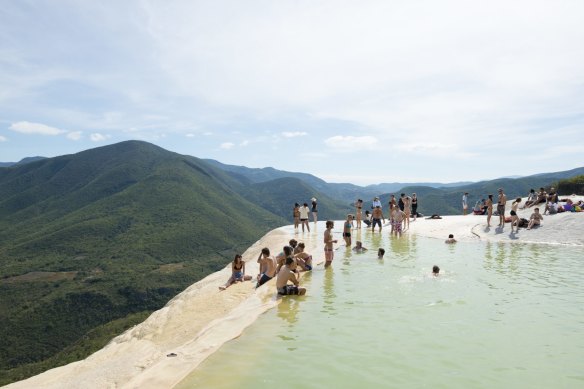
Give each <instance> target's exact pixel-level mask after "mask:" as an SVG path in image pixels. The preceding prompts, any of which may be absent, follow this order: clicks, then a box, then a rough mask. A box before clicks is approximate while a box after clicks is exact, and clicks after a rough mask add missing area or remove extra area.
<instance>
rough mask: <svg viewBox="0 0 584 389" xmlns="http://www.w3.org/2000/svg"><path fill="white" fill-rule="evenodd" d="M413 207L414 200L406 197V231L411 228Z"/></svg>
mask: <svg viewBox="0 0 584 389" xmlns="http://www.w3.org/2000/svg"><path fill="white" fill-rule="evenodd" d="M411 205H412V199H411V197H410V196H406V198H405V199H404V230H406V229H408V228H410V216H411V212H412V211H411V208H410V207H411Z"/></svg>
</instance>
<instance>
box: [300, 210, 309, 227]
mask: <svg viewBox="0 0 584 389" xmlns="http://www.w3.org/2000/svg"><path fill="white" fill-rule="evenodd" d="M308 212H310V209H309V208H308V204H307V203H304V205H303V206H302V207H300V223H302V232H304V226H306V228H307V229H308V232H310V226H309V225H308Z"/></svg>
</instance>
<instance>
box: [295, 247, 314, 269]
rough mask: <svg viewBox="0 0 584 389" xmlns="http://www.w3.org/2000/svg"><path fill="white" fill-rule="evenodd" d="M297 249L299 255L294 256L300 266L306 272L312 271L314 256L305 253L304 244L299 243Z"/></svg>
mask: <svg viewBox="0 0 584 389" xmlns="http://www.w3.org/2000/svg"><path fill="white" fill-rule="evenodd" d="M296 248H297V249H298V253H296V254H295V255H294V258H295V259H296V262H297V263H298V266H300V268H301V269H302V270H304V271H310V270H312V255H310V254H308V253H307V252H305V251H304V249H305V248H306V246H305V245H304V243H302V242H300V243H298V246H297V247H296Z"/></svg>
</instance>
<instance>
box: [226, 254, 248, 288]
mask: <svg viewBox="0 0 584 389" xmlns="http://www.w3.org/2000/svg"><path fill="white" fill-rule="evenodd" d="M251 278H252V277H251V276H246V275H245V262H244V261H243V258H242V256H241V255H240V254H235V258H234V259H233V262H232V263H231V277H229V279H228V280H227V282H226V283H225V285H222V286H220V287H219V289H221V290H225V289H227V288H229V287H230V286H231V285H233V284H235V283H236V282H242V281H250V280H251Z"/></svg>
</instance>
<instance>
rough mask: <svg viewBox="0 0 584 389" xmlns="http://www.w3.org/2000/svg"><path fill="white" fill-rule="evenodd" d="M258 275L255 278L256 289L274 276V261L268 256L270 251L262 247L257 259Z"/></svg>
mask: <svg viewBox="0 0 584 389" xmlns="http://www.w3.org/2000/svg"><path fill="white" fill-rule="evenodd" d="M258 263H259V264H260V274H258V276H257V280H258V282H257V284H256V288H259V287H260V286H262V285H263V284H265V283H266V282H268V281H269V280H271V279H272V278H274V276H275V275H276V260H275V259H274V258H272V257H271V256H270V249H269V248H267V247H264V248H263V249H262V252H261V253H260V255H259V257H258Z"/></svg>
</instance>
